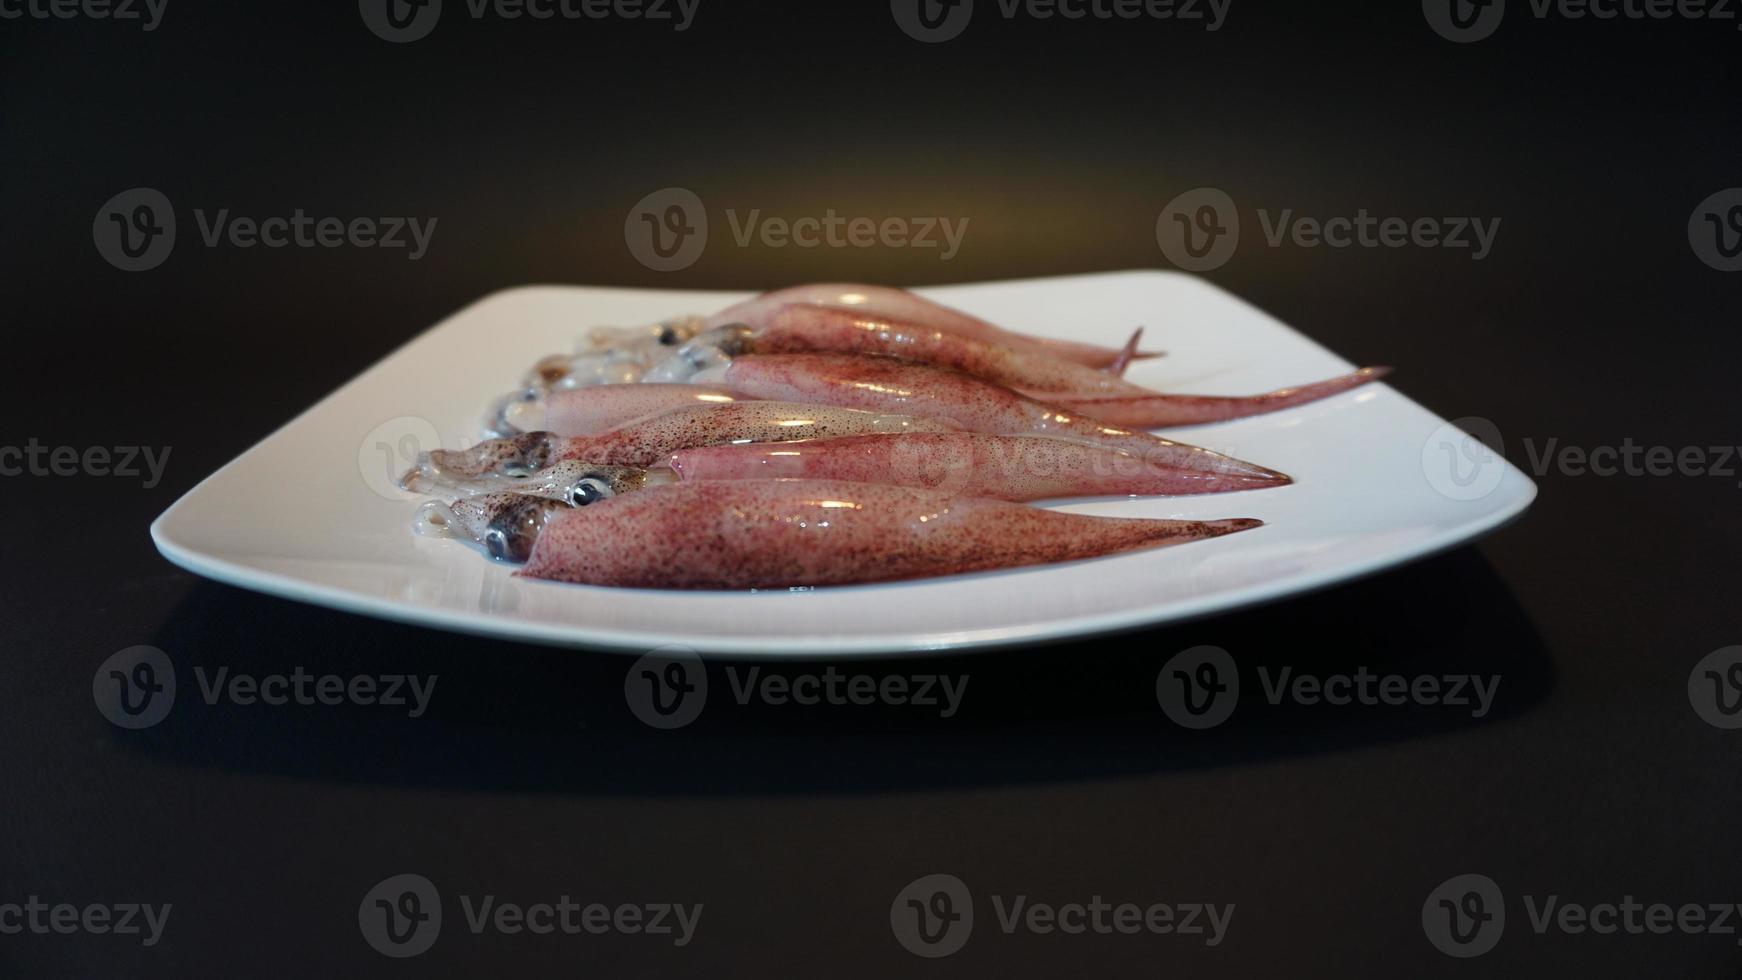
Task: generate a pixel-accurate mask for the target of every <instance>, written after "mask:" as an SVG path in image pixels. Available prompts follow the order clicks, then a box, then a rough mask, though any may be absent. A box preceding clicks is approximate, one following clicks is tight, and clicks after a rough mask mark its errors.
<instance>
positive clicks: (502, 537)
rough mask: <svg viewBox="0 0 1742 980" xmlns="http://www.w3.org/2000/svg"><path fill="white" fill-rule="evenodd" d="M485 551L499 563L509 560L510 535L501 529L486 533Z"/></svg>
mask: <svg viewBox="0 0 1742 980" xmlns="http://www.w3.org/2000/svg"><path fill="white" fill-rule="evenodd" d="M484 550H485V551H487V552H489V553H490V557H491V558H494V559H496V560H497V561H507V560H508V553H509V552H508V535H507V533H505V532H504V531H502V530H501V529H500V528H491V529H490V530H488V531H485V532H484Z"/></svg>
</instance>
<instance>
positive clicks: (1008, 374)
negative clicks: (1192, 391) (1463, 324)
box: [642, 306, 1387, 429]
mask: <svg viewBox="0 0 1742 980" xmlns="http://www.w3.org/2000/svg"><path fill="white" fill-rule="evenodd" d="M819 352H821V353H857V354H882V355H887V356H890V357H899V358H902V359H904V360H910V361H921V362H924V363H927V364H935V365H938V366H940V367H948V368H954V369H956V370H958V371H962V372H964V373H966V374H972V375H974V376H976V377H980V378H984V379H986V380H987V381H991V382H993V383H995V384H1000V385H1003V386H1005V387H1006V388H1011V389H1013V390H1016V391H1019V392H1021V393H1022V394H1025V395H1029V396H1031V397H1033V398H1037V399H1040V400H1041V401H1045V402H1048V403H1051V404H1054V405H1060V406H1065V407H1069V408H1074V409H1076V410H1077V411H1079V412H1081V413H1083V414H1085V415H1089V416H1092V417H1094V418H1098V419H1100V420H1102V421H1104V422H1113V423H1115V424H1118V425H1129V426H1132V427H1134V428H1140V429H1155V428H1161V427H1163V426H1170V425H1191V424H1197V423H1201V422H1218V421H1224V420H1227V419H1232V418H1239V417H1243V416H1248V415H1259V414H1263V413H1265V412H1274V411H1277V410H1279V409H1283V408H1290V407H1293V406H1295V405H1301V404H1305V403H1307V402H1311V401H1316V400H1318V399H1320V398H1326V397H1329V396H1331V395H1334V394H1337V393H1338V392H1342V391H1347V390H1348V389H1350V388H1354V387H1358V386H1360V385H1363V384H1366V383H1367V382H1369V381H1373V380H1375V379H1377V378H1380V377H1383V376H1384V375H1385V374H1386V373H1387V369H1384V368H1366V369H1363V370H1361V371H1357V372H1354V373H1353V374H1348V375H1344V376H1343V377H1340V378H1333V379H1331V380H1329V381H1321V382H1318V383H1316V384H1310V385H1304V386H1301V387H1296V388H1285V389H1283V390H1281V391H1276V392H1271V393H1270V394H1266V395H1254V396H1248V397H1224V396H1199V395H1166V394H1162V393H1160V392H1156V391H1151V390H1149V389H1148V388H1144V387H1142V386H1140V385H1135V384H1132V383H1131V382H1129V381H1125V380H1122V379H1120V378H1117V377H1115V376H1113V375H1111V374H1108V373H1107V372H1105V371H1097V370H1094V369H1093V368H1089V367H1085V366H1083V365H1081V364H1076V363H1072V362H1070V361H1062V360H1059V359H1058V358H1056V357H1053V356H1050V355H1044V354H1036V353H1032V352H1027V351H1021V350H1017V349H1014V348H1010V347H1005V346H1003V345H1000V344H994V343H987V342H985V341H981V340H975V339H971V338H966V337H961V336H957V335H955V334H949V333H944V332H942V331H939V330H935V329H932V328H929V327H923V326H919V325H916V324H911V323H907V322H905V321H902V320H898V319H894V318H891V317H879V316H872V315H868V314H864V313H858V312H854V311H850V310H840V309H831V308H828V307H821V306H785V307H782V308H780V309H779V310H776V311H774V313H772V314H771V315H770V316H769V317H768V319H767V322H766V323H765V324H764V325H763V326H760V327H751V326H748V325H745V324H732V325H728V326H723V327H718V328H715V329H712V330H708V331H705V332H703V333H702V334H700V335H698V336H697V337H696V338H694V339H693V340H691V341H689V342H687V343H685V344H683V345H682V346H681V347H679V348H678V349H677V350H676V351H674V352H673V353H672V355H671V356H670V357H668V358H666V359H665V360H663V361H661V362H659V363H658V364H655V365H653V366H652V367H650V368H648V369H647V371H646V372H644V373H643V375H642V379H643V380H644V381H649V382H674V381H677V382H681V381H686V380H688V379H690V378H693V377H696V376H697V375H703V376H706V372H709V371H710V369H714V368H718V367H720V366H723V365H725V364H727V363H729V362H730V360H731V358H732V357H734V356H739V355H743V354H790V353H819ZM716 373H717V372H716Z"/></svg>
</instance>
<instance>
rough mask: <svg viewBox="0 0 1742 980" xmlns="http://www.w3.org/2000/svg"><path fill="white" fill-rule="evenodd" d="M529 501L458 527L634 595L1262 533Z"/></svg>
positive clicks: (876, 493)
mask: <svg viewBox="0 0 1742 980" xmlns="http://www.w3.org/2000/svg"><path fill="white" fill-rule="evenodd" d="M485 499H491V500H492V501H493V502H494V498H485ZM530 499H534V500H535V502H534V503H533V504H531V505H526V504H515V503H513V502H505V503H494V506H495V507H496V508H497V510H498V511H500V513H497V514H494V515H492V514H491V513H490V512H489V511H487V510H486V511H485V512H484V513H482V514H481V515H480V516H479V517H478V518H477V519H476V520H473V521H471V522H468V526H472V525H477V526H482V527H484V528H485V529H486V533H489V532H490V531H500V532H501V534H502V541H501V543H500V545H499V546H497V547H495V548H493V549H492V550H493V553H494V552H496V551H500V553H502V554H503V555H505V556H507V557H510V558H511V557H512V556H513V555H515V554H518V553H519V552H520V551H521V550H522V549H523V546H524V544H525V542H526V541H527V540H528V539H531V540H532V544H531V547H530V557H529V558H528V560H527V564H526V567H525V569H524V570H522V572H520V573H519V574H523V575H530V576H534V577H537V578H548V579H556V580H560V581H565V582H578V583H583V584H587V585H610V586H625V587H634V588H667V589H746V588H788V587H798V586H817V585H845V584H852V583H861V582H881V581H890V580H895V579H909V578H921V577H926V576H932V575H949V574H957V573H962V572H976V571H986V570H990V569H999V568H1016V567H1020V566H1024V565H1038V564H1046V563H1050V562H1060V561H1072V560H1076V559H1082V558H1094V557H1098V556H1101V555H1110V554H1116V553H1119V552H1124V551H1135V550H1138V549H1145V548H1156V547H1161V546H1164V545H1171V544H1180V543H1184V542H1187V541H1196V540H1201V539H1204V538H1213V537H1220V536H1222V535H1224V534H1232V533H1234V532H1236V531H1244V530H1248V529H1250V528H1254V527H1258V526H1260V524H1261V523H1262V522H1260V521H1257V520H1252V519H1250V518H1236V519H1232V520H1219V521H1164V520H1144V519H1133V518H1117V517H1089V516H1085V515H1081V514H1068V513H1063V512H1061V511H1050V510H1042V509H1039V508H1033V507H1026V506H1024V505H1022V504H1014V503H1008V502H1005V501H999V500H986V499H983V498H976V497H958V496H954V495H952V494H949V493H943V492H939V491H935V490H921V489H914V488H910V487H890V486H877V485H873V484H864V483H845V482H839V481H833V480H724V481H719V482H701V483H676V484H671V485H668V486H662V487H655V488H652V489H649V490H646V491H644V492H641V493H633V494H628V495H626V496H622V497H617V498H614V499H611V500H606V501H604V502H602V503H599V504H596V505H594V506H592V507H586V508H581V509H567V508H563V507H562V505H561V504H557V503H555V502H553V501H536V498H530ZM465 503H466V502H464V501H462V502H461V504H462V505H463V504H465ZM547 505H548V506H547ZM523 511H530V512H531V514H532V516H531V517H528V516H526V515H525V514H523V513H522V512H523ZM480 521H481V522H482V523H481V524H479V522H480Z"/></svg>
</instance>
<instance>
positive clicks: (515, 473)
mask: <svg viewBox="0 0 1742 980" xmlns="http://www.w3.org/2000/svg"><path fill="white" fill-rule="evenodd" d="M502 475H503V476H506V477H509V478H511V479H515V480H524V479H526V478H527V477H529V476H531V475H532V467H530V466H528V465H526V460H524V459H510V460H504V461H503V463H502Z"/></svg>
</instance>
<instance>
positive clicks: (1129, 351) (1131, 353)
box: [1107, 327, 1161, 378]
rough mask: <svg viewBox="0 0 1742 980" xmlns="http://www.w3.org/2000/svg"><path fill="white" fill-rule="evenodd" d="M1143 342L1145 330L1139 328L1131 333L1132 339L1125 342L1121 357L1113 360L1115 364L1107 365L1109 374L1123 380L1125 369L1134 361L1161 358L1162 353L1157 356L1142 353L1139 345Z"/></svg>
mask: <svg viewBox="0 0 1742 980" xmlns="http://www.w3.org/2000/svg"><path fill="white" fill-rule="evenodd" d="M1142 340H1143V328H1142V327H1138V328H1137V329H1136V330H1133V331H1132V332H1131V339H1130V340H1127V341H1126V342H1125V346H1124V347H1123V348H1121V349H1120V351H1119V355H1118V356H1117V357H1115V358H1113V363H1112V364H1109V365H1107V373H1108V374H1111V375H1112V376H1113V377H1115V378H1123V377H1124V376H1125V369H1126V368H1128V367H1130V366H1131V362H1132V361H1135V360H1137V359H1139V358H1144V357H1160V356H1161V354H1160V353H1155V354H1144V353H1140V352H1139V351H1138V350H1137V345H1138V343H1139V342H1140V341H1142Z"/></svg>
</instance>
